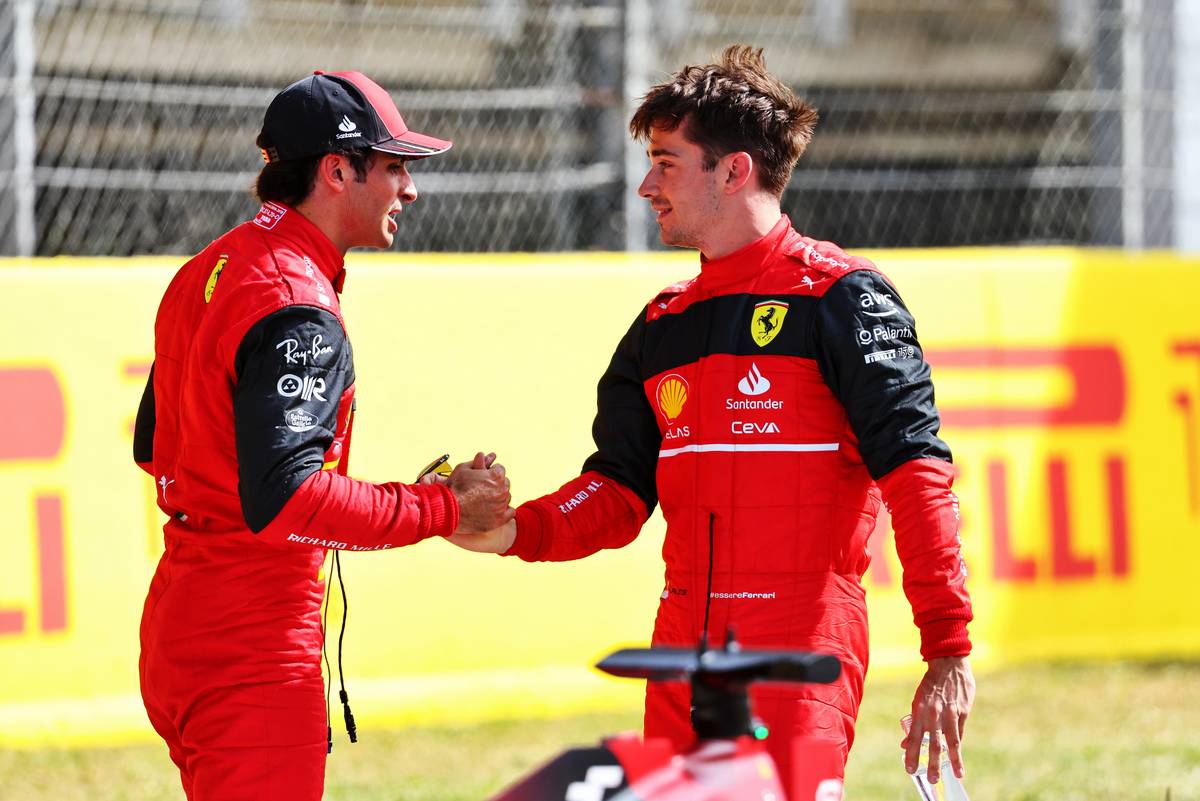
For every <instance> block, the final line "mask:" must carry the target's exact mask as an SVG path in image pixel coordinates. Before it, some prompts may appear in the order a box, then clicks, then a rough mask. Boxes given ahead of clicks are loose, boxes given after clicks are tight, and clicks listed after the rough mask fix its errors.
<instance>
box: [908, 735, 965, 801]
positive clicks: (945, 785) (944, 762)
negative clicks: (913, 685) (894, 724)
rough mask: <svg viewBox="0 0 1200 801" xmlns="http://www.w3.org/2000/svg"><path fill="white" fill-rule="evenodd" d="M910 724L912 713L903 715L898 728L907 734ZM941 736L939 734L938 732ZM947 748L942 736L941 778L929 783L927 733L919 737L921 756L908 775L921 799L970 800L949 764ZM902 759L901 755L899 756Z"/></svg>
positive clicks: (934, 800) (925, 800) (943, 800)
mask: <svg viewBox="0 0 1200 801" xmlns="http://www.w3.org/2000/svg"><path fill="white" fill-rule="evenodd" d="M911 726H912V715H905V716H904V719H903V720H901V721H900V728H901V729H903V730H904V733H905V734H906V735H907V734H908V730H909V728H910V727H911ZM938 736H939V737H941V734H940V733H939V734H938ZM949 753H950V752H949V749H947V747H946V739H945V738H944V737H943V738H942V755H941V765H940V768H941V771H940V772H941V779H940V780H939V781H938V783H937V784H930V783H929V733H928V732H926V733H925V736H924V737H923V738H922V739H921V756H920V757H919V758H918V761H917V772H916V773H913V774H911V775H909V778H910V779H912V781H913V784H914V785H915V786H916V788H917V797H918V798H920V799H921V801H971V800H970V799H969V798H967V791H966V790H965V789H963V786H962V782H961V781H959V779H958V777H957V776H955V775H954V768H952V767H951V766H950V757H949V756H948V754H949ZM901 759H903V757H901Z"/></svg>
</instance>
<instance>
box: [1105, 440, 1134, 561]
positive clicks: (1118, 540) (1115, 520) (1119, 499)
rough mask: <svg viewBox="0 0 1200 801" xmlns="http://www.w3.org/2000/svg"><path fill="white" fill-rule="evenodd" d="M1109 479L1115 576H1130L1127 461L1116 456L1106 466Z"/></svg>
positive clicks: (1109, 504)
mask: <svg viewBox="0 0 1200 801" xmlns="http://www.w3.org/2000/svg"><path fill="white" fill-rule="evenodd" d="M1105 472H1106V473H1107V479H1108V519H1109V521H1110V523H1109V525H1110V526H1111V528H1110V530H1109V537H1110V542H1111V544H1112V572H1113V575H1114V576H1122V577H1123V576H1128V575H1129V511H1128V508H1127V505H1126V502H1125V498H1126V495H1125V460H1124V459H1121V458H1120V457H1117V456H1114V457H1112V458H1110V459H1109V460H1108V462H1107V463H1106V464H1105Z"/></svg>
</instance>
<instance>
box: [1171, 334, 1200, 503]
mask: <svg viewBox="0 0 1200 801" xmlns="http://www.w3.org/2000/svg"><path fill="white" fill-rule="evenodd" d="M1171 352H1172V353H1174V354H1175V355H1176V356H1181V357H1191V358H1196V359H1200V342H1191V341H1184V342H1172V343H1171ZM1197 364H1200V361H1198V362H1197ZM1174 400H1175V406H1176V407H1178V409H1179V411H1180V413H1181V414H1182V415H1183V427H1184V437H1183V450H1184V459H1185V461H1186V465H1187V486H1188V503H1189V506H1190V508H1191V511H1192V514H1193V515H1195V514H1196V513H1197V512H1200V489H1197V486H1198V485H1200V458H1197V452H1196V451H1197V447H1198V445H1197V425H1196V404H1195V403H1193V401H1192V394H1191V393H1189V392H1186V391H1180V392H1178V393H1176V395H1175V398H1174Z"/></svg>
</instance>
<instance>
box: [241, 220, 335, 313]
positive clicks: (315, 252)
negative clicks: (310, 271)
mask: <svg viewBox="0 0 1200 801" xmlns="http://www.w3.org/2000/svg"><path fill="white" fill-rule="evenodd" d="M252 222H253V223H254V224H255V225H257V226H258V227H259V228H264V229H266V230H268V231H270V232H271V233H273V234H275V235H276V236H279V237H282V238H283V239H286V240H288V241H289V242H291V243H292V244H293V245H295V246H297V248H298V249H300V250H301V251H302V252H303V253H304V254H305V255H308V256H309V257H310V258H311V259H312V261H313V263H314V264H316V265H317V267H318V269H320V270H321V272H322V274H324V276H325V277H326V278H328V279H329V283H331V284H333V289H334V291H335V292H337V293H338V294H341V291H342V286H343V284H345V282H346V259H345V257H344V256H343V255H342V254H341V252H339V251H338V249H337V246H336V245H334V244H333V242H332V241H330V239H329V237H327V236H325V233H324V232H323V231H322V230H321V229H320V228H318V227H317V226H316V225H314V224H313V223H312V222H311V221H310V220H309V219H308V218H307V217H305V216H304V215H303V214H301V213H300V212H298V211H296V210H295V209H294V208H292V207H291V206H284V205H282V204H280V203H271V202H267V203H264V204H263V206H262V208H261V209H259V210H258V214H256V215H254V219H253V220H252Z"/></svg>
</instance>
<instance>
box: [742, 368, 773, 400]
mask: <svg viewBox="0 0 1200 801" xmlns="http://www.w3.org/2000/svg"><path fill="white" fill-rule="evenodd" d="M770 388H771V382H770V381H769V380H768V379H767V377H766V376H764V375H763V374H762V372H761V371H760V370H759V369H758V365H757V364H754V363H753V362H751V363H750V372H748V373H746V375H745V377H744V378H742V380H741V381H739V382H738V391H739V392H741V393H742V394H743V395H761V394H763V393H764V392H766V391H767V390H769V389H770Z"/></svg>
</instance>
